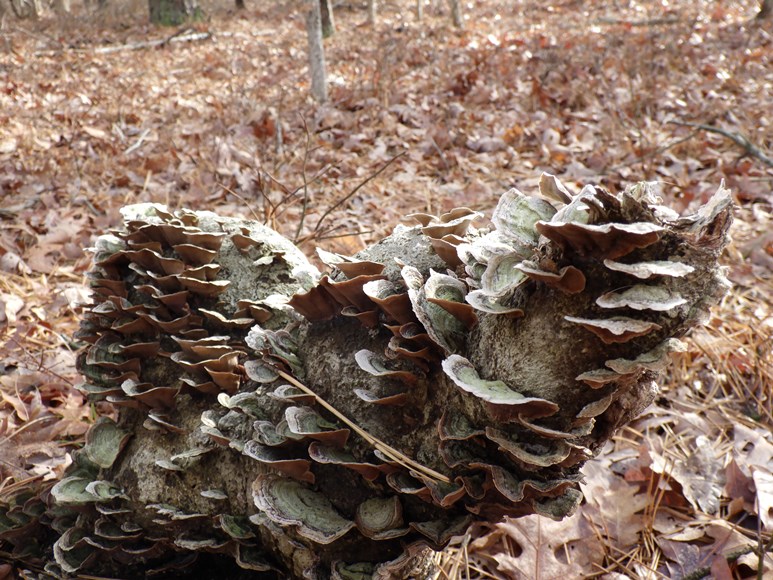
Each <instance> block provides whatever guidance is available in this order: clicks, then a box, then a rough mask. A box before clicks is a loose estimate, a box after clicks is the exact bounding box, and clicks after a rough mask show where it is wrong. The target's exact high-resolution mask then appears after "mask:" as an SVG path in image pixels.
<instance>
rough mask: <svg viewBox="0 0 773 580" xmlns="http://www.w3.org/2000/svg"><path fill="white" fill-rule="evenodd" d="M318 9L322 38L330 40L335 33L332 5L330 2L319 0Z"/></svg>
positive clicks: (328, 0)
mask: <svg viewBox="0 0 773 580" xmlns="http://www.w3.org/2000/svg"><path fill="white" fill-rule="evenodd" d="M319 9H320V16H321V18H322V38H330V37H331V36H333V35H334V34H335V32H336V25H335V18H334V17H333V4H332V3H331V1H330V0H319Z"/></svg>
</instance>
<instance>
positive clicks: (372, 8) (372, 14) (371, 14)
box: [368, 0, 376, 26]
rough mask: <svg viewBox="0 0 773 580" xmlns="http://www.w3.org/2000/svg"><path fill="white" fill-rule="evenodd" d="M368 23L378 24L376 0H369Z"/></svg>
mask: <svg viewBox="0 0 773 580" xmlns="http://www.w3.org/2000/svg"><path fill="white" fill-rule="evenodd" d="M368 24H370V25H371V26H373V25H375V24H376V0H368Z"/></svg>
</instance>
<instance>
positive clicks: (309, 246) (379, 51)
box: [0, 0, 773, 579]
mask: <svg viewBox="0 0 773 580" xmlns="http://www.w3.org/2000/svg"><path fill="white" fill-rule="evenodd" d="M2 1H3V2H4V3H6V4H4V8H5V12H4V14H3V16H2V18H0V188H2V189H1V191H2V198H1V200H0V272H1V275H0V332H1V333H2V335H1V337H0V364H1V365H2V366H0V494H10V493H12V492H13V491H14V490H17V489H19V488H20V487H23V486H25V485H30V484H31V483H33V482H37V481H45V480H51V479H53V478H56V477H58V476H60V475H61V473H62V472H63V470H64V469H65V467H66V466H67V464H68V462H69V461H70V459H69V455H68V451H69V450H72V449H74V448H77V447H78V446H79V445H80V444H81V442H82V436H83V434H84V432H85V430H86V429H87V428H88V425H89V424H90V423H91V422H93V420H94V419H95V417H96V416H97V414H98V413H105V412H110V410H109V409H107V408H103V407H94V406H90V405H89V404H87V403H86V402H85V401H84V399H83V397H82V396H81V394H80V393H79V392H78V391H77V390H76V389H74V385H75V384H77V383H78V381H79V378H78V376H77V373H76V372H75V366H74V357H75V352H76V350H77V348H78V346H79V345H78V344H77V343H75V342H73V340H72V339H71V336H72V333H73V332H74V330H75V329H76V327H77V324H78V316H79V313H80V312H81V308H82V305H83V304H84V303H85V302H86V301H88V299H89V293H88V290H87V287H86V284H85V278H84V274H85V272H86V271H87V269H88V268H89V265H90V257H89V254H88V253H86V252H84V248H88V247H89V246H90V245H92V243H93V240H94V238H95V236H96V235H98V234H99V233H102V232H104V231H106V230H108V229H110V228H113V227H116V226H117V225H118V224H119V214H118V209H119V208H120V207H121V206H122V205H124V204H129V203H137V202H141V201H157V202H162V203H166V204H168V205H170V206H171V207H173V208H177V207H189V208H192V209H211V210H214V211H217V212H219V213H221V214H224V215H233V216H237V215H238V216H243V217H250V216H252V217H254V218H255V219H258V220H260V221H264V222H266V223H268V224H269V225H271V226H272V227H274V228H275V229H277V230H279V231H280V232H282V233H283V234H285V235H286V236H288V237H289V238H291V239H294V240H295V241H296V242H297V243H298V244H300V246H301V248H302V249H303V250H304V251H306V253H307V254H310V255H311V254H313V252H314V248H315V247H321V248H325V249H327V250H331V251H337V252H342V253H354V252H356V251H358V250H359V249H361V248H362V247H364V246H365V245H366V244H367V243H369V242H370V241H373V240H377V239H379V238H380V237H383V236H384V235H386V234H387V233H389V232H390V231H391V228H392V227H393V226H394V225H395V224H397V223H398V222H400V220H401V219H402V217H403V216H404V215H406V214H408V213H412V212H416V211H424V212H428V213H433V214H436V213H439V212H443V211H447V210H449V209H451V208H453V207H456V206H460V205H464V206H469V207H472V208H475V209H483V210H490V209H491V208H492V207H493V206H494V205H495V203H496V200H497V198H498V195H499V194H500V193H501V192H503V191H505V190H507V189H509V188H510V187H512V186H516V187H518V188H520V189H522V190H529V189H533V188H535V187H536V184H537V181H538V179H539V176H540V173H541V172H542V171H549V172H551V173H554V174H556V175H558V176H559V177H560V178H561V179H562V180H563V181H564V183H566V184H567V185H570V186H573V187H575V188H576V189H579V187H581V185H582V184H585V183H594V184H600V185H603V186H605V187H607V188H609V189H610V190H613V191H617V190H619V189H621V188H622V187H623V186H624V185H625V184H629V183H632V182H635V181H639V180H651V181H656V182H658V183H659V184H660V187H661V190H662V194H663V196H664V197H665V198H666V199H667V200H668V203H669V204H670V205H672V206H674V207H675V208H676V209H678V210H685V209H687V208H691V207H695V206H697V204H699V203H700V202H702V201H705V200H706V199H707V198H708V196H709V195H710V194H711V193H713V192H714V191H715V190H716V189H717V187H718V186H719V183H720V182H721V181H722V180H723V179H724V180H725V182H726V184H727V185H728V187H730V189H732V191H733V192H734V195H735V198H736V201H737V203H738V209H737V212H736V222H735V224H734V227H733V231H732V233H733V238H734V242H733V243H732V244H731V246H730V248H729V249H728V251H727V252H726V254H725V255H724V256H723V262H724V264H725V265H726V266H727V267H728V277H729V278H730V280H731V281H732V283H733V289H732V291H731V292H730V293H729V295H728V296H727V297H726V299H725V300H724V301H723V303H722V304H721V306H720V307H719V308H718V309H717V310H716V311H715V313H714V317H713V318H712V320H711V321H710V323H709V324H708V326H707V327H706V328H704V329H701V330H698V331H697V332H694V333H693V334H692V336H691V338H690V339H689V340H688V344H689V349H688V352H686V353H683V354H681V355H679V358H678V359H677V360H676V364H675V365H674V367H673V369H672V370H671V372H670V373H669V375H668V376H667V377H666V378H664V380H663V381H662V384H661V387H662V391H663V396H662V397H661V398H660V399H659V400H658V401H657V403H656V404H655V405H654V406H652V407H651V408H650V409H649V410H648V411H647V412H646V413H645V414H644V415H643V416H642V417H641V418H640V419H639V420H638V421H637V422H636V423H634V424H633V425H631V426H630V427H629V428H626V429H625V430H623V431H622V432H620V433H619V434H618V436H617V437H616V438H615V440H614V443H613V444H611V445H609V446H608V448H607V449H606V450H605V452H604V453H603V454H602V455H601V456H600V457H598V458H597V459H595V460H593V461H591V462H589V463H588V465H587V466H586V467H585V469H584V471H585V474H586V483H585V485H584V486H583V490H584V492H585V496H586V501H585V503H584V504H583V506H582V507H581V509H580V511H579V513H578V514H577V515H575V516H574V517H572V518H570V519H568V520H566V521H564V522H561V523H556V522H552V521H549V520H544V519H540V518H538V517H537V516H531V517H527V518H521V519H519V520H513V521H508V522H504V523H500V524H496V525H491V526H488V527H486V526H483V527H480V528H478V529H477V530H476V531H475V533H472V534H468V535H467V536H465V537H464V538H459V539H458V540H455V541H454V543H453V544H452V546H451V547H450V548H449V549H447V550H446V551H445V552H444V553H442V554H439V555H438V564H439V566H440V571H439V573H438V577H439V578H454V579H455V578H530V579H549V578H559V577H562V578H580V577H603V578H609V579H617V578H625V577H627V578H682V579H688V578H692V579H697V578H703V577H705V576H712V577H714V578H720V579H730V578H773V552H772V550H773V547H772V545H771V531H773V437H772V436H771V427H772V426H773V362H772V357H771V350H772V349H773V312H771V296H772V295H773V294H772V292H771V289H772V288H773V227H771V223H772V222H771V211H772V210H773V208H772V205H773V160H772V157H773V38H772V37H771V34H773V30H772V26H771V21H770V20H769V19H768V20H762V19H755V15H756V14H757V12H758V10H759V4H758V3H757V2H752V1H742V2H718V1H708V0H690V1H686V0H661V1H660V2H634V1H628V0H617V1H612V0H591V1H586V2H580V1H575V0H561V1H556V2H550V3H544V2H537V1H534V0H508V1H505V0H478V1H472V2H465V3H463V4H462V8H463V12H464V27H463V28H457V27H454V26H453V25H452V22H451V16H450V13H449V8H448V6H447V5H445V4H443V3H439V2H438V3H435V2H433V3H427V4H425V5H424V16H423V19H422V21H421V22H419V21H417V18H416V14H415V6H416V5H415V3H414V2H408V1H406V0H396V1H394V2H388V3H384V4H381V5H379V6H378V15H377V20H376V22H375V24H374V25H370V24H368V22H367V21H368V18H367V14H366V12H367V10H366V7H365V5H364V4H360V3H357V2H341V3H337V4H334V9H335V16H336V25H337V32H336V33H335V34H334V35H333V36H332V37H330V38H327V39H326V40H325V50H326V58H327V67H328V94H329V100H328V102H327V103H326V104H324V105H319V104H317V103H315V102H314V101H313V99H311V98H310V96H309V73H308V66H307V62H308V60H307V45H306V42H307V41H306V32H305V12H306V9H307V6H306V5H305V4H303V3H301V2H290V1H287V2H273V1H271V2H269V1H266V0H263V1H261V2H257V3H256V2H250V0H248V1H247V6H246V8H245V9H243V10H236V9H235V8H234V7H232V6H231V5H230V4H229V5H226V4H215V3H214V2H205V1H202V4H201V6H200V7H201V9H202V11H203V15H204V17H203V19H202V20H199V21H197V22H194V23H192V24H190V26H186V25H184V26H182V27H179V28H161V27H155V26H151V25H149V24H148V15H147V7H146V6H145V5H143V4H140V3H135V2H133V1H131V0H128V1H127V0H109V1H108V4H107V5H106V6H105V7H103V8H101V9H95V8H94V7H90V8H89V7H84V6H81V5H74V6H73V7H72V12H71V13H70V14H65V15H56V16H55V15H54V13H53V12H52V11H51V10H50V9H49V8H47V7H44V8H45V9H44V10H43V12H42V13H41V16H40V18H39V19H38V20H35V21H33V20H19V19H17V18H16V17H15V16H14V14H13V12H12V11H10V10H9V9H8V8H9V6H8V5H7V2H8V1H10V0H2ZM14 573H15V572H14V565H13V563H12V562H10V561H8V560H7V559H4V555H3V554H2V553H0V578H6V577H13V575H14Z"/></svg>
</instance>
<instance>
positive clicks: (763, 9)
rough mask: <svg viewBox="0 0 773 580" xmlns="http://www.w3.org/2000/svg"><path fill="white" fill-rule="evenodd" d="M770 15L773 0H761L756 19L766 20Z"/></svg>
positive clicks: (772, 8)
mask: <svg viewBox="0 0 773 580" xmlns="http://www.w3.org/2000/svg"><path fill="white" fill-rule="evenodd" d="M771 16H773V0H761V1H760V11H759V12H758V13H757V20H767V19H768V18H770V17H771Z"/></svg>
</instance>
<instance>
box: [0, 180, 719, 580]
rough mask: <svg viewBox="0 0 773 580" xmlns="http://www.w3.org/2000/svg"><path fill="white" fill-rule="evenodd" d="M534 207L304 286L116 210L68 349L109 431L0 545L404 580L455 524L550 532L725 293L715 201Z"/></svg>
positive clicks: (591, 195) (259, 239) (99, 558)
mask: <svg viewBox="0 0 773 580" xmlns="http://www.w3.org/2000/svg"><path fill="white" fill-rule="evenodd" d="M540 194H541V197H536V196H532V197H529V196H525V195H523V194H521V193H520V192H518V191H516V190H511V191H510V192H507V193H506V194H504V195H503V196H502V198H501V200H500V203H499V205H498V207H497V209H496V210H495V212H494V216H493V218H492V221H493V225H492V226H491V227H490V228H485V229H482V230H476V229H473V228H472V227H471V225H470V224H471V223H472V222H473V220H474V219H477V218H479V217H480V214H477V213H475V212H472V211H471V210H468V209H466V208H462V209H459V210H455V211H453V212H450V213H448V214H444V215H443V216H440V217H433V216H428V215H417V216H416V219H417V220H418V221H419V222H420V225H418V226H415V227H405V226H400V227H398V228H397V229H396V230H395V232H394V233H393V235H392V236H390V237H388V238H386V239H385V240H383V241H381V242H379V243H377V244H375V245H374V246H372V247H370V248H368V249H367V250H365V251H363V252H362V253H361V254H359V255H358V256H356V257H355V258H345V257H342V256H337V255H333V254H328V253H322V255H321V257H322V258H323V261H325V262H326V263H328V264H329V266H330V268H331V273H330V274H329V275H327V276H323V277H320V275H319V274H318V272H317V271H316V270H315V269H314V268H313V267H312V266H310V265H309V263H308V262H307V261H306V259H305V257H304V256H303V255H302V254H301V253H300V252H299V251H298V250H297V249H295V248H294V247H293V246H292V244H290V243H289V242H288V241H287V240H285V239H284V238H282V237H281V236H279V235H278V234H276V233H275V232H273V231H271V230H269V229H267V228H265V227H263V226H261V225H259V224H255V223H253V222H248V221H243V220H238V219H232V218H219V217H217V216H215V215H214V214H209V213H205V212H195V213H194V212H181V213H179V212H178V213H177V214H175V215H172V214H170V213H168V212H167V211H166V210H165V209H163V208H159V207H156V206H151V205H143V206H131V207H129V208H127V209H126V218H127V219H126V227H125V230H123V231H121V232H118V233H116V234H115V235H109V236H103V237H102V238H100V240H99V242H98V244H97V247H96V255H95V267H94V269H93V271H92V273H91V278H92V285H93V287H94V292H95V294H94V297H95V305H94V306H93V307H92V308H91V310H90V311H89V313H88V314H87V315H86V316H85V318H84V321H83V324H82V328H81V331H80V336H79V338H80V339H81V340H84V341H86V342H87V343H88V344H89V346H88V347H87V348H85V349H84V351H83V353H82V354H81V356H80V358H79V366H80V368H81V370H82V372H83V373H84V375H85V377H86V379H87V382H86V383H84V385H83V386H82V387H81V388H82V389H83V390H84V392H86V393H88V394H89V396H90V397H92V398H94V399H107V400H108V401H111V402H112V403H113V404H115V405H116V406H117V407H118V409H119V420H118V422H117V423H113V422H112V421H110V420H107V419H102V420H100V421H99V422H98V423H97V424H96V425H95V426H94V427H93V428H92V430H91V431H90V433H89V436H88V437H87V443H86V446H85V448H84V449H83V450H82V451H80V452H79V453H77V454H76V456H75V462H74V464H73V466H72V468H71V469H70V471H69V472H68V474H67V477H66V478H65V479H64V480H62V481H61V482H59V483H57V484H56V485H55V486H54V487H53V489H51V490H50V493H48V494H43V495H42V496H35V497H32V498H30V497H29V495H27V496H23V497H19V498H17V499H16V500H14V501H12V502H11V504H8V505H5V506H0V542H6V543H8V544H11V545H13V546H14V549H15V550H17V551H22V550H25V549H26V550H28V549H29V543H28V541H29V537H30V536H31V535H33V534H40V530H41V526H46V527H48V528H50V529H53V530H54V531H55V538H58V539H56V543H55V545H54V551H53V556H54V559H53V560H54V561H52V562H49V564H48V566H47V570H48V572H49V573H51V574H54V575H58V576H63V577H66V576H68V575H72V574H76V573H84V572H99V573H102V574H106V575H111V576H119V577H123V578H125V577H127V576H128V575H130V574H133V575H135V576H143V575H144V574H147V573H148V572H149V571H153V572H154V573H156V574H170V573H171V570H174V569H175V568H180V569H185V568H186V567H191V566H201V565H202V563H206V562H211V561H212V560H213V559H215V560H217V558H222V559H223V560H222V561H221V562H220V564H219V565H220V566H225V564H224V563H223V562H226V561H228V562H232V563H233V562H235V563H236V564H238V566H240V567H242V568H245V569H247V570H252V571H263V572H265V573H266V574H267V575H278V576H279V577H292V578H342V579H345V578H360V579H363V578H408V577H416V578H419V577H424V576H426V574H427V573H428V570H427V568H426V562H427V561H428V560H427V557H426V556H427V548H428V547H431V548H440V547H442V546H443V545H445V544H446V543H447V542H448V541H449V539H450V538H451V537H452V536H453V535H455V534H461V533H463V532H464V531H465V530H466V529H467V527H468V526H469V525H470V523H471V522H473V521H474V520H480V519H484V520H490V521H491V520H494V521H495V520H498V519H500V518H501V517H503V516H505V515H509V516H519V515H524V514H531V513H538V514H543V515H545V516H547V517H551V518H555V519H560V518H562V517H565V516H566V515H568V514H571V513H572V512H573V510H574V509H575V508H576V506H577V505H578V503H579V501H580V500H581V496H580V493H579V491H578V490H577V482H578V481H579V479H580V468H581V466H582V464H583V463H584V462H585V460H586V459H588V458H589V457H591V456H592V455H593V453H594V452H596V451H597V450H598V449H599V448H600V447H601V445H602V444H603V443H604V442H605V441H606V440H607V439H608V438H609V437H610V435H611V434H612V433H613V432H614V430H615V429H617V428H618V427H620V426H621V425H623V424H625V423H626V422H628V421H630V420H631V419H632V418H633V417H634V416H635V415H636V414H637V413H639V412H640V411H641V410H642V409H643V408H644V407H645V406H646V405H648V404H649V403H650V402H651V401H652V399H653V397H654V396H655V393H656V391H657V387H656V386H655V384H654V382H653V379H655V378H656V376H657V374H658V372H659V371H660V370H662V369H663V368H664V367H665V365H666V364H667V362H668V359H669V353H670V352H672V351H674V350H678V349H679V347H680V343H679V341H678V340H677V339H678V337H679V336H682V335H684V334H685V333H686V332H687V331H688V330H689V328H690V327H692V326H694V325H696V324H699V323H701V321H703V320H704V319H705V318H706V316H707V314H708V309H709V307H710V306H711V305H712V304H714V303H715V302H716V301H717V300H718V299H719V297H720V296H721V295H722V294H723V293H724V291H725V288H726V281H725V279H724V277H723V276H722V274H721V272H720V270H719V268H718V266H717V257H718V255H719V253H720V252H721V250H722V248H723V247H724V245H725V243H726V241H727V239H726V232H727V229H728V227H729V223H730V219H731V217H730V216H731V201H730V196H729V194H728V192H727V191H726V190H724V189H720V191H719V192H718V193H717V194H716V195H715V197H714V198H713V199H712V200H711V201H710V202H709V204H707V205H706V206H704V207H703V208H702V209H701V210H700V211H699V212H698V213H696V214H694V215H691V216H688V217H683V218H679V217H678V216H676V215H674V214H673V213H672V212H670V211H669V210H667V209H666V208H664V207H662V206H659V205H658V200H657V199H656V198H655V196H654V195H652V193H651V191H650V188H649V186H648V185H647V184H639V185H638V186H635V187H633V188H631V189H630V190H628V191H626V192H625V193H622V194H619V195H617V196H613V195H610V194H609V193H607V192H604V191H603V190H601V189H599V188H595V187H592V186H587V187H586V188H584V189H583V190H582V191H581V192H580V193H579V194H577V195H573V194H570V193H569V192H568V191H567V190H566V189H565V188H564V187H563V186H562V185H561V184H560V183H558V182H557V181H556V180H555V179H554V178H552V177H550V176H543V180H542V184H541V188H540ZM548 200H550V201H548ZM291 297H292V298H291ZM41 557H45V550H43V552H42V556H41ZM197 562H198V563H197ZM196 570H197V574H198V577H205V575H204V572H202V570H203V568H201V567H199V568H196ZM223 570H224V568H222V567H221V568H220V571H221V575H222V573H223V572H222V571H223Z"/></svg>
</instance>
